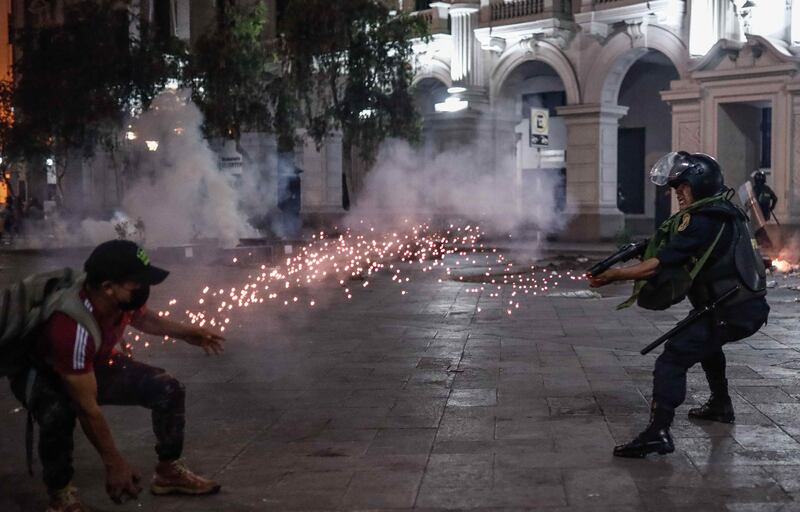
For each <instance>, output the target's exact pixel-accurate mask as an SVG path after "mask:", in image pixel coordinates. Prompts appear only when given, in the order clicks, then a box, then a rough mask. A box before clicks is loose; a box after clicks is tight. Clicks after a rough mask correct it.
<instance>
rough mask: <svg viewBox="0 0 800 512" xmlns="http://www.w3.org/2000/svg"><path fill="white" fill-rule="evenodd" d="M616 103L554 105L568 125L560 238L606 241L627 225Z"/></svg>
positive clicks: (619, 112)
mask: <svg viewBox="0 0 800 512" xmlns="http://www.w3.org/2000/svg"><path fill="white" fill-rule="evenodd" d="M627 112H628V107H624V106H620V105H600V104H593V105H567V106H563V107H558V113H559V115H561V116H563V117H564V121H565V123H566V125H567V155H566V162H567V212H566V213H567V214H568V215H570V216H571V221H570V223H569V225H568V227H567V229H566V230H565V232H564V234H563V235H562V236H561V238H563V239H566V240H578V241H590V240H609V239H611V238H613V237H614V235H615V234H617V233H618V232H619V231H620V230H621V229H622V228H623V227H624V225H625V222H624V221H625V218H624V216H623V214H622V212H620V211H619V209H618V208H617V129H618V125H619V119H620V118H621V117H622V116H624V115H625V114H626V113H627Z"/></svg>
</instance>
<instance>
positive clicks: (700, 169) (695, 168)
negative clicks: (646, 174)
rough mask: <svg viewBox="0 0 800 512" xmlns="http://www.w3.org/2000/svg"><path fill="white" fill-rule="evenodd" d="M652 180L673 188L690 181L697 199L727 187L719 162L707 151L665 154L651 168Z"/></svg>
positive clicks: (657, 183)
mask: <svg viewBox="0 0 800 512" xmlns="http://www.w3.org/2000/svg"><path fill="white" fill-rule="evenodd" d="M650 180H651V181H652V182H653V183H655V184H656V185H669V186H670V187H673V188H675V187H677V186H678V185H680V184H681V183H688V184H689V187H690V188H691V189H692V195H693V196H694V198H695V199H703V198H706V197H711V196H713V195H715V194H718V193H720V192H722V191H723V190H724V189H725V180H724V178H723V176H722V169H720V167H719V163H717V161H716V160H714V158H713V157H711V156H709V155H706V154H705V153H691V154H690V153H687V152H686V151H678V152H677V153H669V154H667V155H664V156H663V157H661V158H660V159H659V160H658V162H656V163H655V165H654V166H653V168H652V169H651V170H650Z"/></svg>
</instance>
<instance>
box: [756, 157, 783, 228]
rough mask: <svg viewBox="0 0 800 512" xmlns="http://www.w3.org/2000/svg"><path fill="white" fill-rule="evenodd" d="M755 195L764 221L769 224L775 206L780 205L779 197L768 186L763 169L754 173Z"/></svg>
mask: <svg viewBox="0 0 800 512" xmlns="http://www.w3.org/2000/svg"><path fill="white" fill-rule="evenodd" d="M753 195H754V196H755V199H756V202H757V203H758V206H760V207H761V213H762V215H763V216H764V221H765V222H769V218H770V216H771V215H772V211H773V210H775V206H776V205H777V204H778V196H776V195H775V192H773V191H772V189H771V188H770V187H769V185H767V175H766V173H765V172H764V171H762V170H761V169H759V170H757V171H755V172H754V173H753Z"/></svg>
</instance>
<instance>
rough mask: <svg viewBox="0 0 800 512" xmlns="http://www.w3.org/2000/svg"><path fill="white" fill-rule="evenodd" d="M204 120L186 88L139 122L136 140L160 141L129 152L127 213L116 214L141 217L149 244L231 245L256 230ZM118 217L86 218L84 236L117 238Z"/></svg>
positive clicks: (161, 99) (159, 101)
mask: <svg viewBox="0 0 800 512" xmlns="http://www.w3.org/2000/svg"><path fill="white" fill-rule="evenodd" d="M202 120H203V118H202V114H201V113H200V111H199V110H198V109H197V107H196V106H195V105H194V104H193V103H191V102H190V101H189V100H188V98H187V94H186V93H185V92H184V91H177V92H176V91H165V92H163V93H161V94H160V95H159V96H158V97H157V98H156V99H155V100H154V102H153V104H152V105H151V108H150V109H149V110H148V111H147V112H145V113H144V114H142V116H141V117H140V118H139V119H138V120H137V121H136V130H137V132H138V136H137V141H138V142H141V141H157V142H158V147H157V149H155V150H154V149H153V148H154V147H155V145H153V144H151V145H149V146H147V147H145V146H144V145H143V144H138V145H136V146H135V147H134V148H133V149H132V150H131V151H130V163H131V172H130V176H129V177H128V178H129V179H128V184H127V187H126V188H125V192H124V196H123V198H122V202H121V203H122V204H121V206H122V208H121V209H122V211H123V212H124V214H122V213H120V214H118V216H119V217H120V219H122V218H123V216H127V217H128V218H129V219H134V223H135V222H136V221H138V220H139V219H141V222H142V223H143V226H144V232H143V236H144V238H146V242H147V244H148V245H165V244H169V245H175V244H183V243H188V242H191V241H192V240H195V239H197V238H211V239H219V240H220V242H221V243H222V244H224V245H227V246H232V245H235V244H236V243H237V242H238V240H239V238H240V237H243V236H253V235H254V234H255V230H254V229H253V228H252V227H251V226H250V225H249V224H248V222H247V220H246V218H245V215H244V214H243V213H242V212H241V211H240V209H239V204H238V196H237V192H236V190H235V188H234V185H233V183H232V180H231V178H230V177H228V176H226V175H225V174H223V173H222V172H220V170H219V165H218V159H217V155H216V153H214V151H212V150H211V148H210V147H209V146H208V143H207V142H206V140H205V139H204V138H203V134H202V132H201V130H200V127H201V124H202ZM120 219H115V220H112V221H110V222H106V223H103V222H97V221H89V220H87V221H84V222H83V223H82V226H81V227H82V235H83V237H84V238H85V239H86V241H89V242H91V243H98V242H102V241H103V240H107V239H109V238H115V237H116V236H117V235H118V234H119V232H118V229H119V228H116V229H115V224H116V225H117V226H118V225H119V222H120ZM131 224H133V223H131Z"/></svg>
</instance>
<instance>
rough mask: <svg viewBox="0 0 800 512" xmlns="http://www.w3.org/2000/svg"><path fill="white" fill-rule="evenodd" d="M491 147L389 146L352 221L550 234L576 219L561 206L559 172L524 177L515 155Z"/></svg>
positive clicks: (382, 152) (394, 143)
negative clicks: (457, 223) (452, 223)
mask: <svg viewBox="0 0 800 512" xmlns="http://www.w3.org/2000/svg"><path fill="white" fill-rule="evenodd" d="M494 158H495V155H494V148H492V147H491V145H490V144H489V143H484V142H480V141H479V142H477V143H475V144H470V145H464V146H461V147H459V148H456V149H451V150H445V151H433V150H432V149H431V148H426V149H425V150H421V149H419V148H414V147H412V146H411V145H409V144H408V143H407V142H404V141H397V140H392V141H389V142H387V143H386V144H384V145H383V146H382V149H381V150H380V152H379V154H378V157H377V159H376V164H375V166H374V167H373V169H372V170H371V171H370V173H369V174H368V175H367V177H366V180H365V185H364V190H363V191H362V193H361V195H360V197H359V199H358V202H357V204H356V205H355V207H354V208H353V209H352V210H351V214H350V215H349V216H348V219H347V222H348V223H349V225H351V226H352V225H354V224H356V223H358V222H360V221H361V219H369V221H370V223H373V224H375V223H377V224H383V225H384V227H387V228H390V227H393V225H395V224H397V223H399V222H402V221H403V220H405V219H409V220H414V221H420V220H427V219H429V218H444V219H445V220H450V219H457V220H461V221H469V222H478V223H480V226H481V227H482V228H483V229H484V231H486V232H487V233H489V234H494V235H506V234H519V235H530V234H532V233H542V234H550V233H555V232H558V231H559V230H561V229H563V228H564V226H565V225H566V223H567V221H568V220H569V219H568V217H567V216H566V215H565V214H564V212H563V211H561V209H560V205H559V189H560V187H561V186H562V185H561V183H560V180H559V177H558V175H557V173H554V172H548V171H537V170H526V171H524V172H523V173H518V172H517V169H516V167H517V166H516V161H515V156H514V155H513V154H512V155H499V156H498V157H497V163H496V164H492V160H493V159H494Z"/></svg>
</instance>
